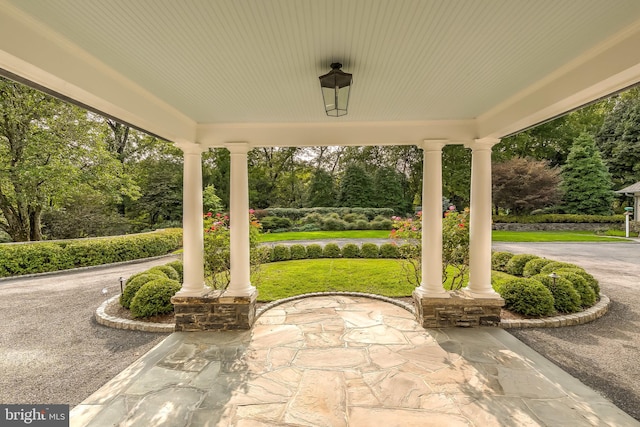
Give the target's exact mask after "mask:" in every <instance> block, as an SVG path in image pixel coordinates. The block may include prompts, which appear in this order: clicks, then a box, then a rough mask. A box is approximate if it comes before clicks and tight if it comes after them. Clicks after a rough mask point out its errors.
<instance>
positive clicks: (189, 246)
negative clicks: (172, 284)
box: [176, 144, 205, 297]
mask: <svg viewBox="0 0 640 427" xmlns="http://www.w3.org/2000/svg"><path fill="white" fill-rule="evenodd" d="M176 145H177V146H178V147H179V148H180V149H181V150H182V151H183V153H184V178H183V193H184V194H183V196H182V197H183V206H182V210H183V214H182V241H183V250H184V252H183V262H184V283H183V284H182V289H180V291H179V292H178V293H177V294H176V295H177V296H183V297H184V296H202V295H203V294H204V293H205V284H204V238H203V227H204V225H203V220H202V151H203V150H204V149H203V148H202V146H201V145H200V144H176Z"/></svg>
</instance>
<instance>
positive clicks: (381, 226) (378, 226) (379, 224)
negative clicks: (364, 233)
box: [369, 219, 393, 230]
mask: <svg viewBox="0 0 640 427" xmlns="http://www.w3.org/2000/svg"><path fill="white" fill-rule="evenodd" d="M392 226H393V222H392V221H391V220H390V219H384V220H382V221H371V222H370V223H369V228H370V229H372V230H391V228H392Z"/></svg>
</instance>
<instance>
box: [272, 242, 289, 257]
mask: <svg viewBox="0 0 640 427" xmlns="http://www.w3.org/2000/svg"><path fill="white" fill-rule="evenodd" d="M290 259H291V248H289V246H286V245H276V246H274V247H273V252H272V260H273V261H289V260H290Z"/></svg>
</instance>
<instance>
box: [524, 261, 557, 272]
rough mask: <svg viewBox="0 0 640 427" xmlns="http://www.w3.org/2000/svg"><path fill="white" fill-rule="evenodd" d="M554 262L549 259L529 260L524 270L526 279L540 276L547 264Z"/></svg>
mask: <svg viewBox="0 0 640 427" xmlns="http://www.w3.org/2000/svg"><path fill="white" fill-rule="evenodd" d="M552 262H553V260H550V259H547V258H533V259H531V260H529V261H528V262H527V263H526V264H525V265H524V268H523V269H522V275H523V276H524V277H531V276H535V275H536V274H540V270H542V267H544V266H545V265H547V264H550V263H552Z"/></svg>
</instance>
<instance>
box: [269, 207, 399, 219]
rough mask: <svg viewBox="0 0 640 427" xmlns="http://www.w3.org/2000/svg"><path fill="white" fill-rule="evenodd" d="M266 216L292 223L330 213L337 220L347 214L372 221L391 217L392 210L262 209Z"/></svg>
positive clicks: (343, 208) (355, 208) (353, 208)
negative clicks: (289, 220)
mask: <svg viewBox="0 0 640 427" xmlns="http://www.w3.org/2000/svg"><path fill="white" fill-rule="evenodd" d="M264 212H266V213H267V215H271V216H277V217H281V218H289V219H291V220H293V221H295V220H298V219H302V218H304V217H306V216H308V215H309V216H311V215H313V214H319V215H329V214H332V213H335V214H338V218H340V217H344V216H345V215H347V214H350V213H354V214H358V215H364V216H366V217H367V220H369V221H370V220H372V219H374V218H375V217H377V216H382V217H385V218H389V217H390V216H392V215H393V209H389V208H361V207H339V208H334V207H326V206H325V207H314V208H300V209H298V208H267V209H264ZM321 218H322V217H321V216H313V217H310V218H309V219H307V221H310V222H318V221H319V220H320V219H321Z"/></svg>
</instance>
